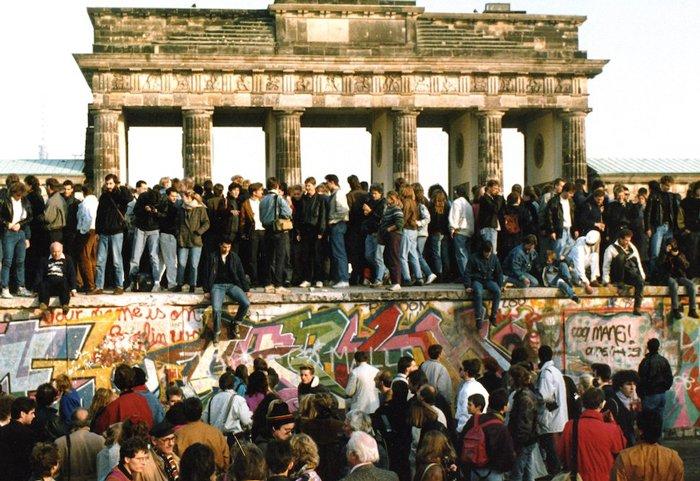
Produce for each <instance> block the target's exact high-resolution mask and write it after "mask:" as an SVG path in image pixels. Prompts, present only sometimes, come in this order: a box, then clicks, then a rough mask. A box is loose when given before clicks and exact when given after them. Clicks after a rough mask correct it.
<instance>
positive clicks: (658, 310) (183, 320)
mask: <svg viewBox="0 0 700 481" xmlns="http://www.w3.org/2000/svg"><path fill="white" fill-rule="evenodd" d="M436 297H439V296H436ZM160 299H163V300H167V299H168V298H167V297H165V296H163V297H161V298H160ZM132 300H133V303H131V304H129V305H128V306H127V307H114V306H89V307H76V308H74V309H71V310H70V312H69V313H68V314H66V315H63V314H61V313H59V312H58V311H56V313H55V314H54V315H53V317H51V318H48V319H39V318H37V317H35V316H34V315H33V312H32V311H29V310H26V309H13V310H8V309H5V310H3V311H2V314H3V318H2V319H3V321H2V322H1V323H0V352H1V353H2V356H0V386H2V388H3V390H5V391H10V392H29V391H31V390H33V389H34V388H36V386H37V385H39V384H40V383H42V382H47V381H49V380H50V379H51V378H52V377H53V376H54V375H56V374H59V373H62V372H67V373H69V374H70V375H71V376H72V377H73V378H74V379H75V380H76V385H77V386H78V387H79V388H80V390H81V392H82V394H83V397H84V399H85V401H86V402H88V401H89V400H90V398H91V396H92V393H93V392H94V389H96V388H97V387H101V386H108V385H109V384H110V382H111V371H112V367H113V366H114V365H116V364H118V363H121V362H127V363H131V364H142V365H144V366H145V367H146V369H147V370H148V372H149V388H151V389H152V390H154V391H157V390H158V389H159V388H162V387H163V386H164V385H166V383H167V381H170V380H174V379H179V380H182V381H183V382H184V383H185V384H186V386H187V387H188V388H189V389H191V391H192V392H194V393H196V394H199V395H206V394H207V393H208V392H210V391H211V389H212V387H213V386H214V385H216V382H217V379H218V376H219V375H220V374H221V373H222V372H223V370H224V369H225V368H226V366H227V365H228V366H236V365H238V364H240V363H245V364H248V365H250V364H252V360H253V359H254V358H255V357H257V356H264V357H266V358H267V359H268V361H269V363H270V364H271V366H273V367H274V368H275V369H276V371H277V372H278V374H279V375H280V383H281V384H282V385H283V386H285V387H287V388H288V389H289V390H290V392H293V388H294V387H295V386H296V384H297V382H298V377H297V368H298V366H299V365H301V364H305V363H312V364H313V365H315V366H316V370H317V373H319V374H320V377H321V380H322V382H323V383H324V384H325V385H326V386H328V387H329V388H330V389H331V390H333V391H334V392H336V393H338V394H341V393H342V390H343V387H344V386H345V384H346V382H347V378H348V373H349V371H350V369H351V368H352V355H353V353H354V352H355V351H357V350H362V351H367V352H368V353H369V354H370V359H371V362H372V363H373V364H374V365H377V366H388V367H394V366H395V364H396V362H397V361H398V359H399V357H400V356H402V355H404V354H407V353H408V354H411V355H413V356H414V357H415V358H416V360H417V361H418V362H422V361H423V359H425V358H426V356H427V348H428V346H429V345H430V344H432V343H434V342H439V343H441V344H443V346H445V353H444V359H443V362H444V363H445V365H446V366H447V367H448V370H449V371H450V373H451V375H452V376H453V377H454V378H455V380H457V378H458V372H457V367H458V365H459V362H460V361H461V360H462V359H464V358H466V357H480V358H484V357H487V356H490V357H493V358H494V359H496V360H497V361H498V363H499V364H500V365H501V367H502V368H504V369H507V368H508V365H509V353H510V351H512V349H513V347H515V346H517V345H521V344H525V345H526V346H530V347H531V348H533V349H536V348H537V347H539V345H541V344H549V345H551V346H553V348H554V349H555V353H556V361H557V362H558V363H559V365H560V366H561V367H563V368H564V369H566V371H567V373H569V374H571V375H573V376H577V375H578V374H580V373H582V372H585V371H586V370H587V366H589V365H590V364H591V363H592V362H607V363H609V364H611V365H612V366H614V368H615V369H621V368H632V369H634V368H636V367H637V366H638V364H639V362H640V361H641V358H642V357H643V355H644V348H645V344H646V341H647V339H649V338H651V337H659V338H660V339H661V340H662V342H663V347H662V349H663V350H664V353H665V355H666V356H667V357H668V358H669V361H670V362H671V364H672V366H673V368H674V372H675V375H676V383H675V385H674V387H673V389H672V390H671V392H669V402H668V403H667V406H668V407H667V413H666V414H667V416H666V419H667V426H668V427H679V428H682V427H691V426H696V425H698V426H700V424H698V423H699V422H700V421H699V418H700V415H699V414H700V413H699V412H698V409H699V408H700V385H698V381H697V378H698V368H699V360H698V355H697V353H698V348H699V346H698V339H699V337H698V334H699V333H698V328H699V325H698V323H697V322H695V320H693V319H690V318H685V319H683V320H682V321H680V322H677V323H676V324H675V325H674V328H673V329H672V330H669V329H667V328H666V327H665V321H664V320H663V317H662V312H663V311H664V301H663V298H661V297H656V298H653V297H652V298H647V299H646V300H645V304H644V305H643V308H644V309H645V314H644V316H641V317H638V316H632V315H630V314H629V312H628V311H626V310H624V308H625V307H626V306H624V305H621V304H622V303H621V302H620V301H619V300H618V302H617V304H618V305H614V304H613V303H611V301H609V300H607V299H603V298H592V299H585V301H584V303H583V304H582V305H580V306H579V305H576V304H573V303H571V302H570V301H568V300H563V299H556V298H549V299H505V300H503V301H502V304H501V306H500V309H499V315H498V325H497V326H496V327H491V326H488V325H484V326H482V331H481V332H476V331H475V329H474V312H473V308H472V304H471V303H470V302H454V301H445V300H430V301H405V302H386V301H382V300H381V299H379V300H376V301H362V302H357V303H331V302H329V301H325V302H313V303H303V302H298V303H293V304H260V303H254V304H253V306H252V310H251V319H252V321H251V322H250V323H249V324H246V325H245V326H243V329H242V332H241V336H240V339H238V340H235V341H224V342H220V343H219V345H218V347H214V346H213V345H212V344H208V343H206V342H205V341H204V340H202V339H200V336H199V334H200V332H201V330H202V327H203V324H204V323H206V322H209V319H210V317H211V311H210V309H207V308H205V306H201V305H174V304H171V305H168V304H160V305H154V303H153V302H152V301H153V298H150V297H148V296H138V295H134V296H133V298H132V299H130V301H132ZM231 310H232V311H235V307H232V308H231ZM665 310H666V311H668V306H666V307H665ZM455 384H456V383H455Z"/></svg>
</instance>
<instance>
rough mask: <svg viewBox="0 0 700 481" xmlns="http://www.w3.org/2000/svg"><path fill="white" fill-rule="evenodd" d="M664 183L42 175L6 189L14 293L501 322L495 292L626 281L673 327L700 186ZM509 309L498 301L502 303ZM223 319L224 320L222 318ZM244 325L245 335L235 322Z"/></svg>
mask: <svg viewBox="0 0 700 481" xmlns="http://www.w3.org/2000/svg"><path fill="white" fill-rule="evenodd" d="M673 185H674V179H673V178H672V177H670V176H664V177H662V178H661V179H660V180H659V181H658V182H657V181H652V182H649V188H648V189H647V188H640V189H639V190H638V191H637V192H636V193H635V195H634V196H631V195H630V192H629V189H628V188H627V187H626V186H624V185H622V184H616V185H615V186H614V187H613V189H612V191H613V198H609V196H608V194H607V191H606V190H605V185H604V183H603V182H602V181H601V180H599V179H597V180H594V181H593V182H592V183H591V186H590V189H588V190H586V182H585V181H584V180H581V179H579V180H576V181H575V182H566V181H565V180H563V179H556V180H554V181H553V182H552V183H551V184H548V185H545V186H543V187H542V188H541V189H540V188H537V187H533V186H526V187H525V188H522V186H520V185H514V186H512V188H511V190H510V192H509V193H508V194H507V195H506V196H505V198H504V196H503V192H502V186H501V185H500V184H499V182H498V181H496V180H489V181H487V182H486V183H485V185H477V186H474V187H473V188H472V189H468V186H467V185H466V184H464V185H459V186H457V187H456V188H455V189H454V192H452V194H453V195H450V194H449V193H448V192H447V191H445V189H444V188H443V187H442V186H440V185H433V186H430V187H429V188H428V189H427V191H426V190H425V189H424V188H423V186H422V185H421V184H419V183H413V184H410V183H407V182H406V181H404V179H401V178H399V179H396V181H395V184H394V185H393V186H392V188H393V190H388V188H386V187H385V186H382V185H377V184H374V185H370V186H368V185H367V183H366V182H360V181H359V179H358V178H357V177H356V176H354V175H351V176H350V177H348V179H347V186H346V185H345V183H343V182H341V181H340V180H339V179H338V177H337V176H336V175H333V174H329V175H326V176H325V179H324V180H323V181H317V180H316V179H314V178H313V177H309V178H307V179H306V180H305V181H304V184H303V185H293V186H287V185H286V184H284V183H283V182H281V181H280V180H278V179H276V178H274V177H273V178H269V179H268V180H267V182H266V184H265V185H263V184H261V183H258V182H252V183H251V182H250V181H248V180H245V179H243V178H242V177H241V176H234V177H233V178H232V182H231V183H230V184H229V185H228V186H226V187H224V186H223V185H222V184H213V183H212V182H211V181H205V182H203V184H201V185H199V184H195V183H194V182H193V180H192V179H189V178H185V179H170V178H167V177H166V178H163V179H161V181H160V183H159V184H157V185H154V186H148V185H147V183H146V182H144V181H139V182H137V183H136V186H135V187H134V188H130V187H128V186H125V185H122V184H121V183H120V181H119V179H118V178H117V177H116V176H115V175H113V174H109V175H107V176H106V177H105V179H104V184H103V185H101V186H90V185H87V184H84V185H81V186H77V185H74V184H73V183H72V182H71V181H68V180H67V181H64V182H63V183H61V182H59V181H58V180H57V179H54V178H49V179H47V180H46V182H45V185H44V187H45V195H44V193H43V191H42V186H41V185H40V183H39V182H38V180H37V178H36V177H34V176H27V177H26V178H25V179H24V181H21V180H20V179H19V177H18V176H17V175H10V176H8V177H7V179H6V186H5V188H3V189H2V190H0V218H1V219H2V231H3V232H2V251H3V254H2V270H1V276H0V281H1V283H2V291H1V293H0V295H1V296H2V297H3V298H11V297H12V296H13V295H18V296H31V295H34V293H36V295H38V297H39V304H40V308H41V309H47V307H48V304H49V300H50V297H51V296H58V297H59V302H60V304H61V305H62V306H63V307H64V309H67V308H68V305H69V303H70V297H71V296H73V295H76V294H77V293H78V292H85V293H87V294H102V293H103V292H104V290H105V288H106V287H107V286H110V287H112V289H113V291H112V292H113V293H114V294H121V293H123V292H124V291H125V290H130V291H151V292H159V291H162V290H168V291H171V292H183V291H185V292H197V290H198V289H202V290H203V291H204V292H205V294H206V296H207V297H210V298H211V299H212V302H213V303H214V304H215V309H214V310H215V312H217V308H216V306H217V305H218V306H219V309H218V310H219V311H220V303H221V302H223V300H224V298H225V297H226V296H227V295H228V296H230V297H231V298H233V299H234V301H236V302H238V303H239V304H240V305H241V307H242V309H241V310H240V314H241V315H240V316H238V317H237V318H236V319H235V320H234V322H233V327H234V328H235V325H236V324H237V323H238V322H239V321H240V320H241V319H242V318H243V316H244V315H245V311H246V309H247V304H248V301H247V296H246V292H247V291H248V290H249V289H251V288H255V287H260V288H264V289H265V290H266V291H267V292H276V293H286V292H288V288H289V287H291V286H300V287H303V288H322V287H324V286H332V287H333V288H338V289H341V288H347V287H349V286H350V285H364V286H371V287H374V288H381V287H383V286H386V288H388V289H389V290H392V291H396V290H399V289H401V288H402V286H416V285H417V286H420V285H424V284H431V283H433V282H459V283H463V284H464V286H465V288H466V289H467V291H468V292H469V293H471V294H472V295H473V296H474V300H475V304H476V306H477V313H478V316H477V317H478V319H477V324H478V323H480V322H481V321H484V320H486V319H487V318H488V319H489V320H490V321H491V322H495V320H496V319H495V310H494V309H492V311H491V313H490V314H489V315H487V313H486V312H485V309H484V308H483V302H482V298H483V293H484V291H489V292H491V294H492V296H493V297H494V298H495V300H498V298H499V296H500V292H501V291H502V289H503V288H504V287H508V286H515V287H521V288H523V287H524V288H527V287H538V286H543V287H552V288H557V289H559V290H560V291H561V293H562V295H564V296H566V297H568V298H570V299H572V301H574V302H579V296H578V294H577V293H576V292H577V291H575V290H574V287H577V286H578V287H582V288H583V290H584V292H586V293H587V294H591V293H592V292H593V290H592V289H593V288H594V287H597V286H603V285H613V286H616V287H618V289H620V292H622V293H627V290H628V289H633V291H634V292H633V293H630V295H631V296H633V297H634V307H633V309H634V313H635V314H640V310H641V302H642V296H643V291H644V285H645V284H649V283H651V284H656V285H667V286H668V287H669V288H670V295H671V297H672V310H671V312H670V313H669V319H670V320H674V319H679V318H681V317H682V315H683V312H682V311H683V307H682V305H681V303H680V301H679V298H678V287H679V286H683V287H685V289H686V292H687V295H688V297H689V302H688V304H689V309H688V315H689V316H690V317H694V318H697V317H698V313H697V307H696V299H695V298H696V288H695V287H694V285H693V281H692V279H693V278H694V277H699V276H700V183H698V182H696V183H695V184H692V185H691V186H690V187H689V189H688V192H687V195H686V196H685V198H683V199H681V198H680V196H679V195H678V194H675V193H673V192H672V187H673ZM493 305H494V306H497V302H494V303H493ZM219 324H220V323H219ZM234 330H235V329H234Z"/></svg>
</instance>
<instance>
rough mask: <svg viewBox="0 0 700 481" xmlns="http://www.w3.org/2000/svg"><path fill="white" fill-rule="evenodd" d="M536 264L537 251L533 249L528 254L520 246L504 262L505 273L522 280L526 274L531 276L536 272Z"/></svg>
mask: <svg viewBox="0 0 700 481" xmlns="http://www.w3.org/2000/svg"><path fill="white" fill-rule="evenodd" d="M475 257H476V256H475ZM535 262H537V251H536V250H534V249H533V250H532V251H530V252H527V251H526V250H525V247H523V245H522V244H520V245H519V246H518V247H516V248H515V249H513V250H511V251H510V252H509V253H508V256H507V257H506V260H505V261H504V262H503V271H504V272H505V274H506V275H507V276H509V277H513V278H515V279H518V280H522V279H523V278H524V277H525V274H531V273H532V272H533V271H534V266H535Z"/></svg>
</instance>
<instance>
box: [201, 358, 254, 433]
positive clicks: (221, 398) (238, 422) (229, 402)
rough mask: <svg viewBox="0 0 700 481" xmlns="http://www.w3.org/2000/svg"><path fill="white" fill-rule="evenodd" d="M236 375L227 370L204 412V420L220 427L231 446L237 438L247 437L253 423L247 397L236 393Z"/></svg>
mask: <svg viewBox="0 0 700 481" xmlns="http://www.w3.org/2000/svg"><path fill="white" fill-rule="evenodd" d="M235 385H236V376H235V374H234V373H232V372H225V373H223V374H222V375H221V377H220V378H219V388H220V389H221V390H220V391H219V392H218V393H216V394H215V395H214V396H213V397H212V398H211V400H210V401H209V404H208V405H207V408H206V409H205V410H204V412H202V421H204V422H205V423H207V424H209V425H211V426H214V427H215V428H217V429H219V430H220V431H221V432H222V433H223V434H224V435H225V436H226V439H227V441H228V444H229V446H231V445H232V444H234V443H235V442H236V441H235V440H234V438H237V439H238V441H239V442H243V441H244V439H245V433H246V432H247V431H249V430H250V428H251V426H252V425H253V413H252V412H250V408H248V403H247V402H246V400H245V398H244V397H243V396H241V395H239V394H237V393H236V390H235V389H234V387H235Z"/></svg>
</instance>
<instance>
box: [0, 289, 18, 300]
mask: <svg viewBox="0 0 700 481" xmlns="http://www.w3.org/2000/svg"><path fill="white" fill-rule="evenodd" d="M0 297H2V298H3V299H13V298H14V297H15V296H13V295H12V294H10V289H8V288H7V287H4V288H3V289H2V294H0Z"/></svg>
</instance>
